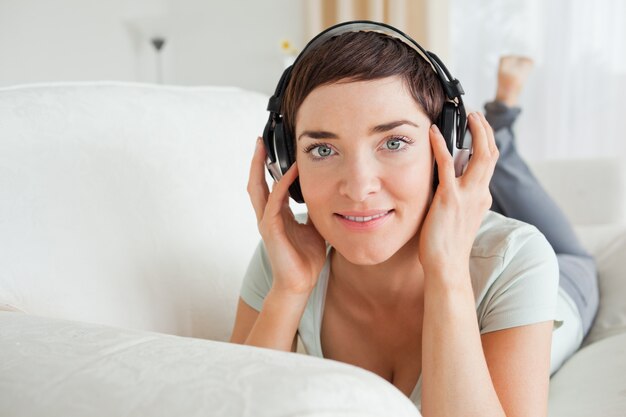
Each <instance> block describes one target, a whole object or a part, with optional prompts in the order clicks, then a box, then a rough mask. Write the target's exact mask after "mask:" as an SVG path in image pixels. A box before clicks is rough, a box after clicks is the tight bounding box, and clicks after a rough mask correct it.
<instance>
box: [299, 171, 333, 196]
mask: <svg viewBox="0 0 626 417" xmlns="http://www.w3.org/2000/svg"><path fill="white" fill-rule="evenodd" d="M310 164H311V163H310V162H308V161H298V172H299V174H298V175H299V180H300V188H301V189H302V196H303V197H304V200H305V201H306V203H307V205H318V204H324V201H326V202H327V201H328V199H329V198H330V196H331V195H332V191H333V189H334V187H333V185H332V184H330V181H329V178H332V176H329V175H328V174H327V173H325V171H324V170H323V169H319V168H315V167H311V166H310Z"/></svg>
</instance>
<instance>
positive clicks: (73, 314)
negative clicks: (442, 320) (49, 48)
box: [0, 82, 626, 417]
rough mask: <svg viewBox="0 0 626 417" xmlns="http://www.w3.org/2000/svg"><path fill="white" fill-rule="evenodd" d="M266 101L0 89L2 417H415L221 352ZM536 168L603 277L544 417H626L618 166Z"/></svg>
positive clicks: (625, 199) (184, 93)
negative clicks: (587, 327) (587, 326)
mask: <svg viewBox="0 0 626 417" xmlns="http://www.w3.org/2000/svg"><path fill="white" fill-rule="evenodd" d="M266 104H267V97H266V96H265V95H262V94H259V93H255V92H250V91H244V90H240V89H237V88H220V87H173V86H165V87H163V86H154V85H145V84H134V83H118V82H99V83H61V84H46V85H43V84H42V85H25V86H15V87H10V88H3V89H0V416H13V417H21V416H44V415H45V416H64V417H70V416H115V415H127V416H161V415H163V416H165V415H187V416H195V415H198V416H200V415H210V416H219V417H222V416H224V417H226V416H228V417H231V416H255V417H259V416H261V417H262V416H418V415H419V412H418V410H417V409H416V408H415V407H414V406H413V404H412V403H411V402H410V401H409V399H408V398H406V397H405V396H403V395H402V393H400V391H398V390H397V389H396V388H395V387H393V386H392V385H391V384H390V383H388V382H387V381H385V380H384V379H383V378H380V377H378V376H377V375H375V374H373V373H371V372H368V371H365V370H363V369H360V368H357V367H354V366H351V365H347V364H344V363H340V362H335V361H331V360H324V359H319V358H314V357H309V356H306V355H304V354H302V353H304V352H303V350H302V349H301V348H299V352H300V353H284V352H276V351H272V350H267V349H259V348H253V347H248V346H240V345H233V344H229V343H225V342H227V341H228V340H229V337H230V331H231V329H232V324H233V321H234V316H235V308H236V302H237V297H238V292H239V286H240V283H241V278H242V276H243V273H244V271H245V268H246V265H247V262H248V259H249V257H250V256H251V254H252V251H253V249H254V247H255V245H256V244H257V242H258V239H259V236H258V232H257V229H256V222H255V218H254V214H253V211H252V207H251V205H250V203H249V200H248V195H247V193H246V183H247V176H248V169H249V162H250V159H251V156H252V152H253V147H254V141H255V138H256V137H257V136H258V135H259V134H260V133H261V131H262V128H263V126H264V123H265V121H266V118H267V112H266V111H265V107H266ZM533 168H534V170H535V172H536V173H537V174H538V176H539V177H540V179H541V180H542V182H544V184H545V186H546V188H548V190H549V191H550V192H551V193H552V194H553V195H554V196H555V198H556V200H557V201H558V202H559V203H560V204H561V206H562V207H563V208H564V210H565V212H566V214H567V215H568V217H569V218H570V220H571V221H572V222H573V223H574V224H575V225H576V231H577V233H578V234H579V236H580V238H581V239H582V241H583V243H584V244H585V245H586V246H587V247H588V248H589V250H590V251H591V252H592V253H593V254H594V255H595V256H596V259H597V262H598V266H599V270H600V279H601V282H600V285H601V288H600V290H601V304H600V311H599V314H598V317H597V320H596V322H595V323H594V327H593V329H592V332H591V333H590V335H589V337H588V338H587V339H586V340H585V342H584V347H583V348H582V349H581V350H580V351H579V352H577V353H576V354H575V355H574V356H573V357H572V358H571V359H570V360H569V361H568V362H566V363H565V364H564V365H563V367H562V368H561V369H560V370H559V371H558V372H557V373H556V374H555V375H554V376H553V378H552V380H551V386H550V404H549V411H550V416H551V417H561V416H563V417H565V416H567V417H576V416H591V415H597V416H624V415H626V376H625V375H626V277H625V276H624V274H625V273H626V231H625V230H626V227H625V225H626V175H625V173H626V169H625V166H624V165H623V164H622V163H620V162H619V161H618V160H613V159H606V160H592V159H590V160H578V161H550V162H542V163H535V164H533ZM294 209H296V211H298V210H299V211H303V206H298V205H294Z"/></svg>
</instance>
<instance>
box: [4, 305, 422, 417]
mask: <svg viewBox="0 0 626 417" xmlns="http://www.w3.org/2000/svg"><path fill="white" fill-rule="evenodd" d="M0 352H2V354H1V355H0V369H1V370H2V372H0V415H2V416H12V417H26V416H28V417H34V416H63V417H73V416H76V417H83V416H92V417H98V416H103V417H110V416H151V417H158V416H185V417H192V416H211V417H234V416H241V417H246V416H249V417H265V416H267V417H269V416H307V417H330V416H336V417H356V416H359V417H361V416H362V417H375V416H377V417H388V416H397V417H419V415H420V414H419V411H418V410H417V408H416V407H415V405H414V404H413V403H412V402H411V401H410V400H409V399H408V398H407V397H406V396H405V395H404V394H402V392H400V391H399V390H398V389H396V388H395V387H394V386H393V385H392V384H390V383H389V382H387V381H386V380H384V379H383V378H381V377H379V376H378V375H376V374H374V373H372V372H369V371H366V370H364V369H361V368H359V367H356V366H352V365H348V364H345V363H341V362H336V361H331V360H326V359H320V358H315V357H312V356H305V355H301V354H297V353H290V352H279V351H275V350H270V349H261V348H255V347H251V346H242V345H234V344H229V343H223V342H215V341H210V340H201V339H193V338H187V337H178V336H171V335H164V334H159V333H151V332H143V331H133V330H126V329H120V328H115V327H109V326H101V325H92V324H87V323H79V322H72V321H68V320H60V319H50V318H44V317H36V316H32V315H28V314H23V313H14V312H1V311H0Z"/></svg>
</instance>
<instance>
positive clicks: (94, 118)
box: [0, 82, 267, 340]
mask: <svg viewBox="0 0 626 417" xmlns="http://www.w3.org/2000/svg"><path fill="white" fill-rule="evenodd" d="M266 105H267V97H266V96H265V95H263V94H259V93H255V92H251V91H244V90H241V89H238V88H228V87H175V86H154V85H147V84H135V83H121V82H120V83H118V82H101V83H60V84H52V85H32V86H20V87H11V88H3V89H0V138H1V139H0V201H2V204H0V304H6V305H9V306H12V307H13V308H15V309H19V310H23V311H26V312H29V313H35V314H42V315H47V316H52V317H60V318H68V319H77V320H83V321H90V322H97V323H103V324H111V325H117V326H122V327H132V328H138V329H145V330H154V331H161V332H167V333H173V334H179V335H193V336H199V337H207V338H212V339H217V340H227V339H228V337H229V335H230V331H231V329H232V323H233V320H234V313H235V307H236V303H237V297H238V294H239V287H240V282H241V279H242V277H243V274H244V272H245V268H246V264H247V262H248V259H249V258H250V256H251V254H252V252H253V250H254V248H255V246H256V244H257V243H258V239H259V234H258V231H257V226H256V219H255V216H254V212H253V210H252V206H251V204H250V201H249V198H248V194H247V192H246V185H247V180H248V172H249V163H250V160H251V158H252V154H253V150H254V144H255V140H256V138H257V136H259V135H260V134H261V133H262V131H263V127H264V124H265V122H266V120H267V111H266V110H265V108H266Z"/></svg>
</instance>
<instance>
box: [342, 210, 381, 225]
mask: <svg viewBox="0 0 626 417" xmlns="http://www.w3.org/2000/svg"><path fill="white" fill-rule="evenodd" d="M388 213H389V212H387V213H380V214H377V215H375V216H367V217H355V216H342V217H343V218H344V219H348V220H352V221H353V222H360V223H363V222H369V221H370V220H373V219H377V218H379V217H383V216H386V215H387V214H388Z"/></svg>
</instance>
